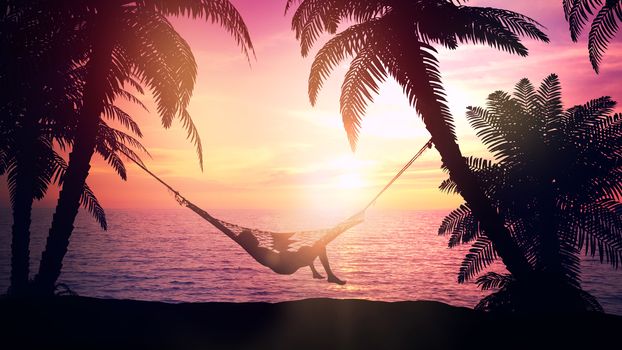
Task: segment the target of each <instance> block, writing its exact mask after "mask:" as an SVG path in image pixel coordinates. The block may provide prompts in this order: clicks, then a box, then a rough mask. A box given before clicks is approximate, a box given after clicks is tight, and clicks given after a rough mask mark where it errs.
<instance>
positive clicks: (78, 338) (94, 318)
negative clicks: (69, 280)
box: [0, 297, 622, 350]
mask: <svg viewBox="0 0 622 350" xmlns="http://www.w3.org/2000/svg"><path fill="white" fill-rule="evenodd" d="M599 347H600V348H610V349H621V348H622V317H620V316H612V315H606V314H588V313H586V314H565V315H559V314H557V315H493V314H484V313H480V312H476V311H473V310H471V309H466V308H458V307H453V306H449V305H446V304H442V303H437V302H429V301H414V302H397V303H385V302H372V301H363V300H332V299H309V300H301V301H294V302H284V303H278V304H267V303H237V304H235V303H196V304H166V303H158V302H142V301H130V300H103V299H92V298H83V297H57V298H54V299H48V300H9V299H2V300H0V348H2V349H7V350H8V349H42V348H46V349H47V348H50V349H52V348H54V349H55V348H59V349H68V348H80V349H101V348H104V349H119V348H132V349H154V348H158V349H220V348H222V349H234V348H240V349H398V348H400V349H401V348H403V349H447V348H454V349H465V348H496V349H505V348H524V349H541V348H543V349H561V348H569V349H574V348H582V349H595V348H599Z"/></svg>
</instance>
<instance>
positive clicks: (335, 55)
mask: <svg viewBox="0 0 622 350" xmlns="http://www.w3.org/2000/svg"><path fill="white" fill-rule="evenodd" d="M378 22H379V20H373V21H369V22H365V23H362V24H356V25H353V26H351V27H349V28H348V29H346V30H344V31H343V32H341V33H339V34H337V35H335V37H334V38H332V39H331V40H329V41H328V42H327V43H326V44H325V45H324V46H323V47H322V48H321V49H320V50H319V51H318V53H317V54H316V56H315V58H314V60H313V63H312V65H311V72H310V73H309V100H310V101H311V104H312V105H315V103H316V101H317V95H318V93H319V91H320V89H321V88H322V85H323V83H324V80H325V79H327V78H328V76H329V75H330V73H331V72H332V70H333V69H334V68H335V67H336V66H337V65H338V64H339V63H341V62H342V61H344V60H345V59H346V58H348V57H350V56H354V55H356V54H357V53H358V52H359V51H361V50H362V49H363V48H364V47H365V46H366V45H367V42H368V40H369V39H370V38H372V37H373V36H374V32H375V29H376V28H377V27H378V25H379V23H378Z"/></svg>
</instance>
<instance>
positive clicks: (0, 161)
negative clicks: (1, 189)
mask: <svg viewBox="0 0 622 350" xmlns="http://www.w3.org/2000/svg"><path fill="white" fill-rule="evenodd" d="M27 5H32V4H26V5H23V4H22V5H21V6H16V5H15V4H13V3H11V4H9V5H7V6H6V7H5V11H4V12H3V16H2V17H1V18H0V27H1V30H0V33H2V34H1V35H0V46H1V47H2V50H1V52H0V56H1V58H0V81H2V83H3V84H4V85H5V86H10V87H11V89H7V91H6V93H3V94H2V95H1V96H0V114H1V115H2V119H1V120H2V125H0V127H1V130H2V142H1V143H0V174H5V173H6V174H7V175H8V176H7V182H8V186H9V195H10V201H11V206H12V210H13V227H12V252H11V253H12V257H11V286H10V288H9V293H10V294H11V295H22V294H25V293H27V292H28V275H29V258H30V257H29V255H30V254H29V240H30V221H31V211H32V204H33V201H34V200H35V199H36V200H39V199H42V198H43V197H44V196H45V193H46V191H47V189H48V186H49V185H50V184H51V183H57V184H59V185H60V184H61V183H62V180H63V177H64V173H65V171H66V168H67V164H66V163H65V160H64V159H63V158H62V157H61V156H60V155H59V154H58V153H57V152H56V151H55V149H54V143H56V145H57V146H59V147H60V149H61V150H63V151H64V150H65V149H66V147H67V146H68V145H70V144H71V143H72V140H73V134H74V131H75V124H76V121H77V113H76V109H75V108H74V107H75V106H79V105H80V103H81V89H82V85H83V84H81V82H82V81H83V79H81V77H80V75H83V74H81V72H83V71H84V69H82V68H80V67H75V66H74V65H73V64H72V62H71V61H70V60H67V58H66V57H65V56H66V54H67V47H71V46H70V45H71V44H72V43H73V44H75V42H74V39H76V38H75V36H74V35H73V32H74V31H75V30H74V28H72V27H70V26H64V27H59V26H55V25H54V24H53V23H52V18H53V17H49V16H47V17H44V16H40V15H39V13H38V11H36V10H35V9H36V8H35V7H33V6H27ZM41 28H48V29H50V31H49V32H42V30H41ZM74 46H77V45H74ZM128 97H129V96H128ZM132 97H133V96H132ZM134 100H136V99H135V98H134ZM136 101H137V100H136ZM110 108H112V109H113V110H114V111H117V112H118V113H124V112H123V111H122V110H120V109H118V108H117V107H115V106H110ZM100 127H101V132H100V135H101V136H102V137H100V138H99V139H98V141H97V152H98V153H99V154H100V155H102V156H104V158H107V159H108V160H109V161H110V163H111V165H113V166H116V168H117V170H121V171H122V173H120V175H122V177H125V169H124V167H123V163H122V162H120V158H119V155H118V150H123V151H125V152H129V153H131V154H132V155H134V156H137V155H136V154H135V153H134V152H133V151H132V148H137V149H140V150H144V148H142V145H140V143H139V142H138V141H137V140H136V139H134V138H133V137H132V136H130V135H127V134H125V133H123V132H122V131H119V130H115V129H113V128H111V127H109V126H108V125H107V124H105V122H102V124H101V126H100ZM134 131H137V132H138V136H140V130H139V129H135V130H134ZM113 159H114V161H113ZM138 159H140V158H138ZM80 203H81V204H82V205H83V206H84V208H85V209H86V210H87V211H88V212H90V213H91V214H92V215H93V216H94V218H95V219H96V220H97V221H98V222H99V224H100V225H101V226H102V228H103V229H106V226H107V224H106V217H105V212H104V210H103V208H102V207H101V205H100V204H99V202H98V201H97V198H96V197H95V196H94V194H93V192H92V191H91V189H90V188H89V187H88V186H87V185H86V184H85V186H84V188H83V189H82V192H81V196H80Z"/></svg>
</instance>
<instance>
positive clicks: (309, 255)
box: [236, 230, 346, 285]
mask: <svg viewBox="0 0 622 350" xmlns="http://www.w3.org/2000/svg"><path fill="white" fill-rule="evenodd" d="M236 240H237V241H238V243H239V244H240V245H241V246H242V247H243V248H244V250H246V251H247V252H248V253H249V254H250V255H251V256H252V257H253V258H255V260H257V261H258V262H259V263H260V264H262V265H264V266H267V267H269V268H270V269H271V270H272V271H274V272H276V273H278V274H282V275H291V274H293V273H294V272H296V271H297V270H298V269H299V268H301V267H304V266H309V267H310V268H311V272H312V273H313V278H318V279H321V278H324V276H322V275H320V273H319V272H318V271H317V270H316V269H315V266H314V265H313V262H314V261H315V258H317V257H319V258H320V261H321V262H322V266H323V267H324V270H325V271H326V275H327V276H328V278H327V280H328V282H331V283H337V284H340V285H343V284H345V283H346V281H343V280H341V279H339V278H337V276H335V274H334V273H333V271H332V270H331V268H330V264H329V263H328V257H327V256H326V244H325V243H323V242H322V241H318V242H316V243H315V244H313V245H312V246H309V245H305V246H302V247H300V248H298V250H296V251H293V252H290V251H287V250H283V251H280V252H278V253H277V252H275V251H273V250H271V249H268V248H265V247H261V246H259V240H257V238H256V237H255V235H253V233H252V232H250V231H248V230H244V231H242V232H241V233H240V234H239V235H238V236H237V237H236Z"/></svg>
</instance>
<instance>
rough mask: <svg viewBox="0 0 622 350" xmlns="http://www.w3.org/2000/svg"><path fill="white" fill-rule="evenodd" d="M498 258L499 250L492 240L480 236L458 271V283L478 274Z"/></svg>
mask: <svg viewBox="0 0 622 350" xmlns="http://www.w3.org/2000/svg"><path fill="white" fill-rule="evenodd" d="M496 259H497V252H496V251H495V249H494V247H493V244H492V242H491V241H490V240H488V239H487V238H484V237H480V238H478V239H477V240H476V241H475V243H473V245H472V246H471V249H469V253H467V255H466V256H465V257H464V260H463V261H462V264H461V265H460V271H459V272H458V283H464V282H466V281H468V280H470V279H471V278H473V277H474V276H476V275H477V274H478V273H479V272H480V271H482V270H483V269H484V268H486V267H487V266H489V265H490V264H492V263H493V262H494V261H495V260H496Z"/></svg>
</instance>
